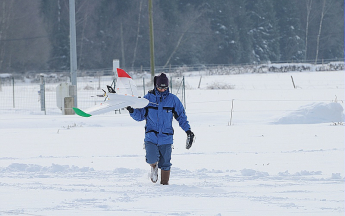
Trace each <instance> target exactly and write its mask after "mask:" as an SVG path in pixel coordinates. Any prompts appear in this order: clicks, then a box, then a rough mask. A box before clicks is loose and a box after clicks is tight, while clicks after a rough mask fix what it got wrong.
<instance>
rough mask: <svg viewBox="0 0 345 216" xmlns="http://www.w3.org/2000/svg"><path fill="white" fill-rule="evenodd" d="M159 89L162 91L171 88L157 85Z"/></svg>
mask: <svg viewBox="0 0 345 216" xmlns="http://www.w3.org/2000/svg"><path fill="white" fill-rule="evenodd" d="M156 87H157V89H160V90H167V89H168V88H169V86H166V87H160V86H158V85H156Z"/></svg>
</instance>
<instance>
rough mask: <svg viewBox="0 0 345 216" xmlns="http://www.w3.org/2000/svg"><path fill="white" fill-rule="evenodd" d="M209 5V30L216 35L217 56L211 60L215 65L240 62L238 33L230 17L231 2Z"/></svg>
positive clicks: (218, 2) (217, 2) (227, 0)
mask: <svg viewBox="0 0 345 216" xmlns="http://www.w3.org/2000/svg"><path fill="white" fill-rule="evenodd" d="M210 5H211V7H210V8H211V14H210V17H211V28H212V30H213V32H214V34H215V35H216V37H217V39H218V41H217V45H216V46H217V49H218V51H217V54H216V55H215V56H214V58H213V62H214V63H216V64H229V63H237V62H239V60H240V54H239V53H241V45H240V43H239V31H238V28H237V25H236V24H235V20H234V18H233V17H232V16H231V15H232V11H233V10H236V8H233V7H234V5H233V4H232V1H229V0H219V1H212V2H211V3H210Z"/></svg>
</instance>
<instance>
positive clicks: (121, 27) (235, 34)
mask: <svg viewBox="0 0 345 216" xmlns="http://www.w3.org/2000/svg"><path fill="white" fill-rule="evenodd" d="M68 7H69V1H68V0H31V1H27V0H0V72H12V71H30V70H33V71H37V70H55V71H66V70H67V71H68V70H69V67H70V57H69V8H68ZM153 25H154V47H155V64H156V65H157V66H163V67H168V66H169V65H192V64H246V63H248V64H253V63H266V62H279V61H280V62H292V61H293V62H305V61H310V62H318V61H321V60H322V59H339V60H343V59H344V40H343V38H344V1H343V0H288V1H287V0H212V1H210V0H153ZM76 29H77V55H78V61H77V62H78V69H80V70H91V69H101V68H111V67H112V60H113V59H119V60H120V64H121V67H123V68H134V67H141V66H143V67H149V66H150V56H149V49H150V48H149V17H148V0H126V1H123V0H99V1H93V0H76Z"/></svg>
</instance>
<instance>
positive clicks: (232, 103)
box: [229, 99, 234, 126]
mask: <svg viewBox="0 0 345 216" xmlns="http://www.w3.org/2000/svg"><path fill="white" fill-rule="evenodd" d="M233 110H234V99H232V101H231V115H230V122H229V126H231V122H232V111H233Z"/></svg>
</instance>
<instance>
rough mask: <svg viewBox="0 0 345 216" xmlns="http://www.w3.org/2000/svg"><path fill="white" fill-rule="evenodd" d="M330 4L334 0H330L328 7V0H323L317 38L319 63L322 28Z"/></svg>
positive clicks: (316, 57) (316, 58)
mask: <svg viewBox="0 0 345 216" xmlns="http://www.w3.org/2000/svg"><path fill="white" fill-rule="evenodd" d="M330 5H332V0H328V6H327V7H326V0H323V3H322V10H321V19H320V25H319V33H318V34H317V40H316V56H315V64H316V63H317V60H318V57H319V47H320V35H321V29H322V23H323V19H324V17H325V15H326V13H327V12H328V10H329V8H330Z"/></svg>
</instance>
